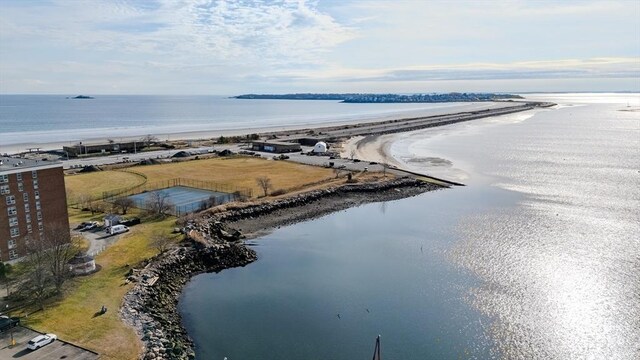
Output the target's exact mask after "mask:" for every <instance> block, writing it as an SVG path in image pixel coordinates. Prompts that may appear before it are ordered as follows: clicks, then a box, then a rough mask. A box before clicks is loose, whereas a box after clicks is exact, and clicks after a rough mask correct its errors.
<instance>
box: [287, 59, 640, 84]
mask: <svg viewBox="0 0 640 360" xmlns="http://www.w3.org/2000/svg"><path fill="white" fill-rule="evenodd" d="M279 77H281V78H284V79H287V78H291V79H298V80H301V79H304V78H305V76H304V75H303V74H301V73H290V74H282V75H280V76H279ZM597 78H632V79H633V78H640V59H637V58H594V59H586V60H577V59H567V60H556V61H526V62H514V63H505V64H499V63H470V64H461V65H425V66H412V67H406V68H396V69H375V70H370V69H346V68H340V69H332V70H330V71H326V72H321V73H316V74H313V75H308V76H306V80H307V81H312V80H322V81H331V80H332V81H347V82H372V81H377V82H386V81H389V82H398V81H445V80H503V79H510V80H513V79H597Z"/></svg>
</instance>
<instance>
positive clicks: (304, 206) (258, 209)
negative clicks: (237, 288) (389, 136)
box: [202, 177, 443, 237]
mask: <svg viewBox="0 0 640 360" xmlns="http://www.w3.org/2000/svg"><path fill="white" fill-rule="evenodd" d="M439 189H443V187H442V186H439V185H436V184H432V183H427V182H424V181H420V180H417V179H415V178H411V177H404V178H397V179H393V180H389V181H381V182H372V183H356V184H345V185H341V186H336V187H331V188H328V189H320V190H313V191H308V192H305V193H302V194H299V195H295V196H291V197H287V198H284V199H279V200H274V201H270V202H265V203H261V204H249V205H242V204H241V205H238V206H237V207H235V208H227V209H226V211H223V212H220V213H216V212H213V211H212V212H209V213H203V214H202V216H203V220H205V222H206V221H208V222H209V224H215V223H223V224H225V226H227V227H229V228H234V229H235V230H234V231H237V232H242V234H243V236H246V237H255V236H259V235H261V234H263V233H264V232H265V231H268V230H269V229H272V228H277V227H280V226H284V225H290V224H294V223H297V222H301V221H305V220H309V219H313V218H316V217H319V216H323V215H326V214H329V213H332V212H335V211H340V210H344V209H347V208H350V207H354V206H359V205H362V204H366V203H372V202H382V201H391V200H397V199H401V198H406V197H410V196H415V195H418V194H421V193H424V192H427V191H434V190H439Z"/></svg>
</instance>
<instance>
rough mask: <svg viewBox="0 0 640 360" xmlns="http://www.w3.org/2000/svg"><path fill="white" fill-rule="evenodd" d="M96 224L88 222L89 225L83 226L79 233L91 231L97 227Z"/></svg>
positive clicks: (95, 222)
mask: <svg viewBox="0 0 640 360" xmlns="http://www.w3.org/2000/svg"><path fill="white" fill-rule="evenodd" d="M98 225H99V224H98V222H97V221H90V222H89V223H87V225H85V226H84V227H83V228H82V229H81V230H80V231H87V230H93V229H95V228H97V227H98Z"/></svg>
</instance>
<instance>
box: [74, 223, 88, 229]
mask: <svg viewBox="0 0 640 360" xmlns="http://www.w3.org/2000/svg"><path fill="white" fill-rule="evenodd" d="M89 224H90V222H88V221H83V222H81V223H80V224H79V225H78V226H76V227H75V228H74V229H75V230H82V229H84V227H85V226H87V225H89Z"/></svg>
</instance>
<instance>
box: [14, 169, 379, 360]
mask: <svg viewBox="0 0 640 360" xmlns="http://www.w3.org/2000/svg"><path fill="white" fill-rule="evenodd" d="M261 176H266V177H268V178H270V179H271V183H272V186H273V187H272V188H273V189H274V190H277V189H284V190H287V191H291V192H297V191H301V190H302V189H304V188H317V187H324V186H328V185H330V184H335V183H338V182H339V183H343V182H344V178H342V179H334V178H335V174H334V172H333V170H331V169H325V168H320V167H313V166H307V165H300V164H295V163H291V162H285V161H272V160H265V159H258V158H251V157H234V158H214V159H206V160H194V161H185V162H179V163H170V164H161V165H149V166H137V167H133V168H130V169H128V170H127V171H101V172H95V173H89V174H78V175H69V176H66V177H65V185H66V188H67V193H68V195H71V196H77V195H78V194H88V195H91V196H94V197H99V196H100V195H102V192H103V191H109V190H115V189H120V188H127V187H133V186H136V185H141V184H144V183H145V181H148V182H149V183H153V182H157V181H162V180H167V179H172V178H177V177H181V178H189V179H194V180H204V181H213V182H217V183H221V184H228V185H234V186H239V187H248V188H251V189H253V193H254V196H258V195H260V194H261V190H260V188H259V187H258V184H257V183H256V178H258V177H261ZM360 176H362V177H363V179H365V178H367V177H369V176H372V175H369V174H360ZM360 176H359V177H360ZM145 178H146V179H145ZM138 212H139V210H136V209H132V210H131V214H132V215H138ZM102 217H103V214H98V213H97V214H95V215H92V214H91V213H90V212H82V211H80V210H78V209H75V208H69V222H70V223H71V224H72V226H73V225H74V224H77V223H80V222H82V221H88V220H98V221H100V220H102ZM174 225H175V218H167V219H166V220H162V221H150V222H143V223H142V224H140V225H137V226H135V227H133V228H132V229H131V232H129V233H127V234H125V235H123V236H122V238H121V239H120V240H118V242H117V243H115V244H114V245H112V246H111V247H109V248H107V249H106V250H105V251H104V252H102V253H101V254H100V255H98V256H97V257H96V263H97V264H98V265H100V266H101V267H102V270H100V271H99V272H97V273H95V274H93V275H90V276H86V277H78V278H75V279H74V280H73V282H72V283H71V284H70V286H69V287H68V289H67V291H66V293H65V295H64V297H63V298H62V299H59V300H57V301H55V302H53V303H50V304H48V306H46V310H45V311H41V312H37V313H34V314H32V315H31V316H29V318H28V319H27V320H26V324H27V325H30V326H33V327H34V328H35V329H37V330H41V331H47V332H54V333H57V334H58V335H59V336H60V337H61V338H63V339H65V340H68V341H71V342H74V343H77V344H79V345H82V346H86V347H88V348H90V349H92V350H95V351H97V352H98V353H100V354H102V356H103V357H104V358H106V359H135V358H137V355H138V352H139V351H140V346H141V344H140V341H139V340H138V338H137V336H136V334H135V333H134V331H133V330H132V329H131V328H129V327H128V326H126V325H125V324H124V323H123V322H122V321H121V320H120V317H119V315H118V311H119V309H120V305H121V303H122V299H123V297H124V295H125V294H126V292H127V291H128V290H129V289H130V288H131V286H132V285H125V284H124V279H125V274H126V273H127V271H129V266H131V265H135V264H137V263H139V262H140V261H142V260H144V259H146V258H149V257H151V256H153V255H155V254H156V253H157V250H156V249H155V248H153V247H152V246H151V245H150V241H149V239H150V238H151V235H152V234H153V233H154V232H156V231H164V232H167V233H169V232H170V231H171V230H172V229H173V227H174ZM176 240H177V238H176ZM102 305H105V306H106V307H107V308H108V309H109V311H108V312H107V313H106V314H104V315H100V316H96V315H95V314H96V312H97V311H98V310H99V309H100V308H101V306H102Z"/></svg>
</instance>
